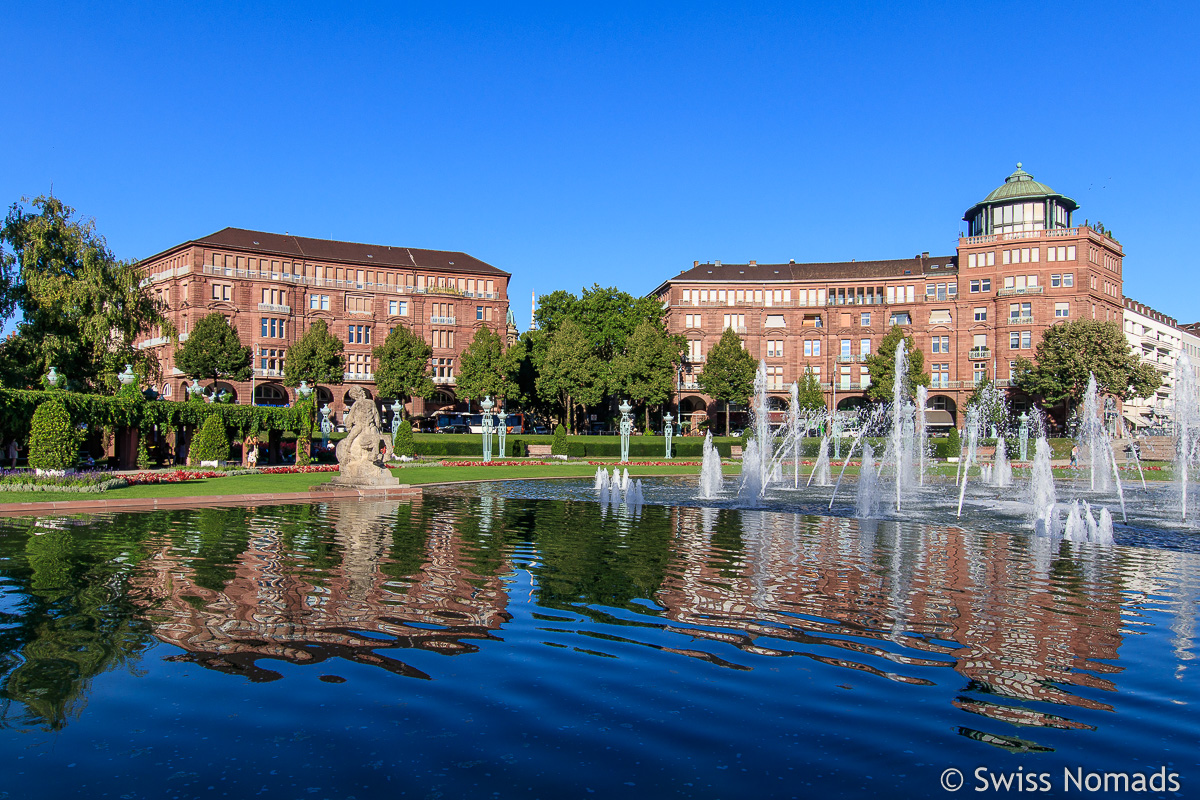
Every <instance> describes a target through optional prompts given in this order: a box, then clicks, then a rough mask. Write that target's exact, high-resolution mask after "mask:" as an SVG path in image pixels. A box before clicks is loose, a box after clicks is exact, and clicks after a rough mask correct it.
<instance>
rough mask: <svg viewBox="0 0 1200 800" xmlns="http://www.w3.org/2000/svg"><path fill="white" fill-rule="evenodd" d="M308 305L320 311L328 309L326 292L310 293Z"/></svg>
mask: <svg viewBox="0 0 1200 800" xmlns="http://www.w3.org/2000/svg"><path fill="white" fill-rule="evenodd" d="M308 307H309V308H311V309H318V310H321V311H328V310H329V295H327V294H310V295H309V296H308Z"/></svg>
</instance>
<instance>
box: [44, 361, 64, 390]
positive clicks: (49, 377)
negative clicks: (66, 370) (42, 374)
mask: <svg viewBox="0 0 1200 800" xmlns="http://www.w3.org/2000/svg"><path fill="white" fill-rule="evenodd" d="M46 383H48V384H49V385H50V387H51V388H52V389H57V388H59V387H60V386H62V385H63V384H65V383H66V378H65V377H63V376H62V375H60V374H58V370H56V369H55V368H54V367H53V366H51V367H50V371H49V372H47V373H46Z"/></svg>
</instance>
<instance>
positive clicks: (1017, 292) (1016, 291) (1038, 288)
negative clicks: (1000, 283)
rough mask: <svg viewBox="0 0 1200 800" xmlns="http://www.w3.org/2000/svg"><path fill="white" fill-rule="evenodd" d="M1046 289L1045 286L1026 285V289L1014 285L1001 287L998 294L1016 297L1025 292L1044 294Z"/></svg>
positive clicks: (999, 295) (998, 295)
mask: <svg viewBox="0 0 1200 800" xmlns="http://www.w3.org/2000/svg"><path fill="white" fill-rule="evenodd" d="M1045 291H1046V287H1045V286H1026V287H1025V288H1024V289H1017V288H1015V287H1014V288H1012V289H1001V290H1000V291H998V292H996V296H997V297H1015V296H1017V295H1023V294H1042V293H1043V292H1045Z"/></svg>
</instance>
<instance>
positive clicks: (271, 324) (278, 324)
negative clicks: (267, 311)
mask: <svg viewBox="0 0 1200 800" xmlns="http://www.w3.org/2000/svg"><path fill="white" fill-rule="evenodd" d="M285 322H286V320H282V319H276V318H274V317H263V318H262V335H263V336H264V337H269V338H271V339H283V338H285V337H286V334H285V333H284V324H285Z"/></svg>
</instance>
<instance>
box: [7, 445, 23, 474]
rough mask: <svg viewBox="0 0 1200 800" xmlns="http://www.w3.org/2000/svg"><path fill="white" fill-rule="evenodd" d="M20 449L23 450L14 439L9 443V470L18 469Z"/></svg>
mask: <svg viewBox="0 0 1200 800" xmlns="http://www.w3.org/2000/svg"><path fill="white" fill-rule="evenodd" d="M20 449H21V446H20V445H19V444H17V440H16V439H13V440H12V441H11V442H9V443H8V461H9V464H8V468H9V469H16V468H17V452H18V451H19V450H20Z"/></svg>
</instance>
